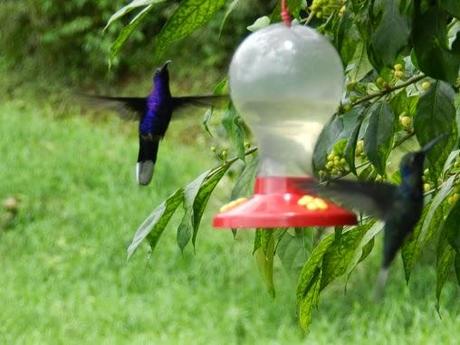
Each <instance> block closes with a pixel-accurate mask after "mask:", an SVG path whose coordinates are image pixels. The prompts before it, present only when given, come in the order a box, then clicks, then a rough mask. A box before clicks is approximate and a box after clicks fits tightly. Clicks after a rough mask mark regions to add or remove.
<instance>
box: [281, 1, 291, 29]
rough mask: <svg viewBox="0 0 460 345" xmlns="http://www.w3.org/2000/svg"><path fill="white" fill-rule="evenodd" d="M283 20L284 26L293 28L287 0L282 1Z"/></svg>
mask: <svg viewBox="0 0 460 345" xmlns="http://www.w3.org/2000/svg"><path fill="white" fill-rule="evenodd" d="M281 18H282V19H283V22H284V24H286V25H287V26H291V21H292V19H291V15H290V14H289V8H288V6H287V4H286V0H281Z"/></svg>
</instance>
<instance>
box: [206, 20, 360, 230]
mask: <svg viewBox="0 0 460 345" xmlns="http://www.w3.org/2000/svg"><path fill="white" fill-rule="evenodd" d="M343 81H344V73H343V68H342V62H341V60H340V57H339V56H338V54H337V52H336V50H335V48H334V47H333V46H332V45H331V44H330V43H329V42H328V40H327V39H326V38H325V37H323V36H322V35H320V34H319V33H317V32H316V31H315V30H314V29H311V28H309V27H307V26H303V25H292V26H287V25H285V24H282V23H279V24H274V25H270V26H268V27H266V28H264V29H261V30H259V31H256V32H255V33H253V34H251V35H250V36H249V37H248V38H246V39H245V40H244V41H243V43H242V44H241V45H240V46H239V47H238V49H237V51H236V52H235V54H234V56H233V59H232V62H231V65H230V94H231V98H232V101H233V103H234V105H235V107H236V109H237V110H238V112H239V113H240V115H241V116H242V117H243V118H244V119H245V121H246V122H247V123H248V125H249V126H250V128H251V129H252V131H253V133H254V135H255V138H256V141H257V144H258V148H259V156H260V167H259V171H258V177H257V180H256V185H255V194H254V196H253V197H252V198H250V199H248V200H247V201H245V202H241V203H238V205H236V206H235V207H231V208H229V209H226V210H225V212H222V213H221V214H219V215H217V216H216V217H215V218H214V226H215V227H231V228H240V227H243V228H244V227H290V226H311V225H339V224H342V225H343V224H353V223H354V222H356V219H355V216H354V215H353V214H352V213H349V212H348V211H346V210H343V209H341V208H339V207H338V206H336V205H334V204H332V203H330V202H325V201H323V200H319V198H317V197H316V198H315V197H311V196H305V195H304V193H303V192H301V191H299V190H297V189H296V183H297V182H298V181H299V180H308V179H309V177H308V176H311V175H313V168H312V156H313V150H314V148H315V143H316V141H317V139H318V136H319V135H320V133H321V130H322V129H323V127H324V125H325V124H326V123H327V122H328V121H329V119H330V117H331V115H332V114H333V113H334V112H335V110H336V109H337V107H338V105H339V102H340V99H341V96H342V92H343ZM302 198H303V199H302ZM308 198H310V199H309V200H312V198H313V200H316V201H317V204H318V205H322V206H321V207H319V206H318V207H316V208H315V207H313V206H311V207H310V203H307V202H306V201H302V200H307V199H308ZM324 205H326V206H324ZM305 206H307V207H305Z"/></svg>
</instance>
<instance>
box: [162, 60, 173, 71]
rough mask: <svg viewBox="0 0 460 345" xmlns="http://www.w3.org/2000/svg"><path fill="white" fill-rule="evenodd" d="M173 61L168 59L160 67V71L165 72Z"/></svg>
mask: <svg viewBox="0 0 460 345" xmlns="http://www.w3.org/2000/svg"><path fill="white" fill-rule="evenodd" d="M170 63H171V60H168V61H166V62H165V63H164V64H163V66H161V67H160V72H164V71H165V70H167V69H168V65H169V64H170Z"/></svg>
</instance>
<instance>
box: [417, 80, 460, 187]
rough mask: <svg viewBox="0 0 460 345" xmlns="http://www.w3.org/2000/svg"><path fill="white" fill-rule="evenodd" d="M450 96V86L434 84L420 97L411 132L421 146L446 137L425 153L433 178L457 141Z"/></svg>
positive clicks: (453, 109)
mask: <svg viewBox="0 0 460 345" xmlns="http://www.w3.org/2000/svg"><path fill="white" fill-rule="evenodd" d="M454 96H455V93H454V90H453V89H452V87H451V86H450V85H448V84H447V83H444V82H441V81H437V82H434V83H433V85H432V86H431V88H430V89H429V90H428V91H427V92H426V93H425V94H424V95H423V96H422V97H420V100H419V102H418V105H417V111H416V115H415V119H414V129H415V134H416V136H417V140H418V142H419V143H420V145H422V146H423V145H425V144H427V143H428V142H430V141H431V140H433V139H434V138H436V137H438V136H440V135H442V134H446V133H448V134H449V137H448V138H447V139H445V140H443V141H442V142H441V143H439V144H437V145H435V146H434V147H433V149H432V150H430V151H429V152H428V154H427V159H428V163H429V165H430V170H431V173H432V174H433V177H434V178H437V177H438V176H439V175H440V174H441V172H442V170H443V167H444V162H445V161H446V159H447V157H448V156H449V154H450V152H451V151H452V149H453V148H454V145H455V143H456V142H457V134H458V133H457V124H456V119H455V106H454Z"/></svg>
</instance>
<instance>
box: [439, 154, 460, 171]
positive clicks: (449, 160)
mask: <svg viewBox="0 0 460 345" xmlns="http://www.w3.org/2000/svg"><path fill="white" fill-rule="evenodd" d="M459 155H460V150H454V151H452V152H451V153H450V154H449V157H447V159H446V163H444V168H443V169H442V173H443V175H444V174H445V173H446V172H447V171H448V170H449V169H450V168H452V164H455V160H456V159H457V157H458V156H459Z"/></svg>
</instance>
